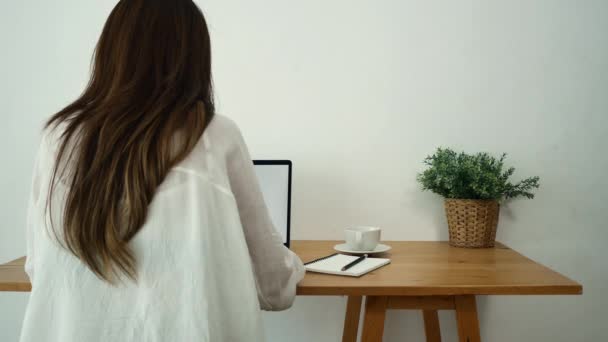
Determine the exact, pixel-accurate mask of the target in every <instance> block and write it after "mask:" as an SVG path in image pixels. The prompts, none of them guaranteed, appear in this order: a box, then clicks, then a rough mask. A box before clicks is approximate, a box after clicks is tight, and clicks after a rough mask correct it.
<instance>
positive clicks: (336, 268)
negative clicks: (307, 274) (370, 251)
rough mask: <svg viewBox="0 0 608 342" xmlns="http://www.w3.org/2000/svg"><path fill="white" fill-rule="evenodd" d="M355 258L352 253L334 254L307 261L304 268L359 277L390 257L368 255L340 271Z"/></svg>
mask: <svg viewBox="0 0 608 342" xmlns="http://www.w3.org/2000/svg"><path fill="white" fill-rule="evenodd" d="M357 258H358V257H357V256H352V255H344V254H335V255H333V256H329V257H327V258H322V259H320V260H317V261H314V262H311V263H307V264H306V270H307V271H311V272H318V273H328V274H336V275H344V276H351V277H360V276H362V275H364V274H366V273H368V272H371V271H373V270H375V269H377V268H380V267H382V266H384V265H386V264H388V263H390V262H391V260H390V259H383V258H369V257H368V258H365V260H363V261H361V262H360V263H358V264H356V265H355V266H353V267H351V268H349V269H348V270H346V271H341V269H342V267H344V266H346V265H347V264H348V263H350V262H352V261H354V260H356V259H357Z"/></svg>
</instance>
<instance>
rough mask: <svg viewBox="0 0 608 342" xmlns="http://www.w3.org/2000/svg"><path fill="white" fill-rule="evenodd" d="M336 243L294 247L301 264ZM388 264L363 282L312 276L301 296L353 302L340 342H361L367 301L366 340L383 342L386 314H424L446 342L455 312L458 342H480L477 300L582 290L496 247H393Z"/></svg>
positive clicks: (430, 337)
mask: <svg viewBox="0 0 608 342" xmlns="http://www.w3.org/2000/svg"><path fill="white" fill-rule="evenodd" d="M337 243H339V242H338V241H293V243H292V249H293V250H294V251H295V252H296V253H297V254H298V255H299V256H300V257H301V258H302V260H303V261H304V262H307V261H310V260H314V259H316V258H319V257H322V256H325V255H328V254H331V253H333V246H334V245H335V244H337ZM386 244H388V245H390V246H391V247H393V249H392V250H391V251H389V252H388V253H385V254H383V255H378V256H382V257H387V258H390V259H391V264H389V265H387V266H385V267H382V268H380V269H378V270H375V271H373V272H371V273H368V274H366V275H364V276H362V277H361V278H351V277H340V276H333V275H326V274H317V273H307V274H306V277H305V278H304V279H303V280H302V282H301V283H300V284H299V287H298V294H299V295H348V296H349V297H348V302H347V305H346V316H345V320H344V333H343V337H342V341H343V342H347V341H348V342H351V341H352V342H354V341H356V339H357V331H358V325H359V311H360V308H361V299H362V296H367V300H366V305H365V317H364V323H363V333H362V340H363V341H364V342H367V341H382V335H383V332H384V317H385V315H386V310H389V309H401V310H402V309H415V310H422V313H423V318H424V325H425V333H426V338H427V341H433V342H437V341H441V336H440V331H439V319H438V315H437V310H456V319H457V326H458V335H459V339H460V341H461V342H476V341H480V336H479V322H478V318H477V306H476V303H475V295H571V294H581V293H582V290H583V289H582V286H581V285H580V284H578V283H576V282H574V281H572V280H570V279H568V278H566V277H564V276H562V275H561V274H559V273H557V272H554V271H552V270H550V269H549V268H547V267H545V266H542V265H540V264H538V263H536V262H534V261H533V260H530V259H528V258H526V257H524V256H523V255H521V254H519V253H517V252H515V251H514V250H512V249H510V248H508V247H506V246H504V245H502V244H497V246H496V248H488V249H464V248H455V247H450V246H449V245H448V243H447V242H432V241H428V242H405V241H389V242H386Z"/></svg>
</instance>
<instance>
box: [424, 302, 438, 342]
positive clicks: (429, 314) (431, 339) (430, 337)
mask: <svg viewBox="0 0 608 342" xmlns="http://www.w3.org/2000/svg"><path fill="white" fill-rule="evenodd" d="M422 315H423V317H424V334H425V335H426V342H441V330H440V329H439V315H437V310H423V311H422Z"/></svg>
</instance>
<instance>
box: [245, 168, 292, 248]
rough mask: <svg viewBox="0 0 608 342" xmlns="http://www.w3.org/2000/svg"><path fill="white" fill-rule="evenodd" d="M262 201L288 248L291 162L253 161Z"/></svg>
mask: <svg viewBox="0 0 608 342" xmlns="http://www.w3.org/2000/svg"><path fill="white" fill-rule="evenodd" d="M253 163H254V165H255V172H256V174H257V176H258V180H259V183H260V187H261V189H262V194H263V195H264V201H265V202H266V206H267V207H268V210H269V212H270V218H271V219H272V221H273V223H274V226H275V228H276V229H277V230H278V232H279V233H280V234H281V236H282V237H283V243H284V244H285V246H287V247H289V229H290V219H291V218H290V214H291V161H289V160H254V161H253Z"/></svg>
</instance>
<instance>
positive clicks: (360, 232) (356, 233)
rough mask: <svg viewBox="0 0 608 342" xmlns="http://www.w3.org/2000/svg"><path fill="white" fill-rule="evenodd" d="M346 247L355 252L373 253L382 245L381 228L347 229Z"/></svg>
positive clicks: (361, 227) (362, 227)
mask: <svg viewBox="0 0 608 342" xmlns="http://www.w3.org/2000/svg"><path fill="white" fill-rule="evenodd" d="M345 234H346V245H347V246H348V248H350V249H352V250H354V251H372V250H374V249H375V248H376V246H378V243H380V228H378V227H366V226H360V227H352V228H346V231H345Z"/></svg>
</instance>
